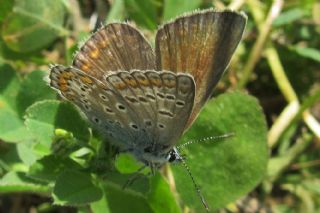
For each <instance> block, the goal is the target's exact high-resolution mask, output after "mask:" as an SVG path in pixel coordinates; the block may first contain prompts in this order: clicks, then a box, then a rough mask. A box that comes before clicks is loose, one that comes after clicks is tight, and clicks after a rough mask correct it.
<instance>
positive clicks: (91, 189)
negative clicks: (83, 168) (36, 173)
mask: <svg viewBox="0 0 320 213" xmlns="http://www.w3.org/2000/svg"><path fill="white" fill-rule="evenodd" d="M53 198H54V203H55V204H58V205H83V204H88V203H90V202H94V201H97V200H99V199H101V198H102V191H101V189H100V188H99V187H97V186H95V185H94V184H93V180H92V177H91V175H90V174H88V173H83V172H79V171H76V170H66V171H64V172H62V173H61V174H60V175H59V177H58V178H57V181H56V184H55V186H54V189H53Z"/></svg>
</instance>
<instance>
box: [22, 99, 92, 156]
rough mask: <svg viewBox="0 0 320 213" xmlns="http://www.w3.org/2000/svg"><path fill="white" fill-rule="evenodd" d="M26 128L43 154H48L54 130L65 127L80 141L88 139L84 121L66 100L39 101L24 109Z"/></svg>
mask: <svg viewBox="0 0 320 213" xmlns="http://www.w3.org/2000/svg"><path fill="white" fill-rule="evenodd" d="M25 123H26V125H27V127H28V129H29V130H30V132H31V133H32V134H33V136H34V137H35V138H36V142H38V143H39V149H42V151H43V152H44V154H50V146H51V143H52V139H53V137H54V130H55V129H57V128H59V129H65V130H67V131H69V132H72V133H73V135H74V137H76V138H77V139H79V140H81V141H88V139H89V131H88V126H87V123H86V121H85V120H84V119H83V118H82V117H81V116H80V114H79V112H78V111H77V110H76V108H75V107H74V106H73V105H72V104H70V103H68V102H59V101H53V100H47V101H41V102H37V103H35V104H33V105H32V106H30V107H29V108H28V109H27V110H26V121H25Z"/></svg>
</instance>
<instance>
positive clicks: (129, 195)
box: [105, 182, 152, 213]
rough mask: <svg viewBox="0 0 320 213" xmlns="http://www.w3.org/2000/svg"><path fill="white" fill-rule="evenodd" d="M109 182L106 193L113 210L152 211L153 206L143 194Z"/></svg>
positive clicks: (144, 212) (148, 212)
mask: <svg viewBox="0 0 320 213" xmlns="http://www.w3.org/2000/svg"><path fill="white" fill-rule="evenodd" d="M107 183H108V184H106V185H105V193H106V197H107V199H108V203H109V209H110V211H111V212H139V213H150V212H152V209H151V207H150V206H149V204H148V202H147V200H146V199H145V198H144V196H143V195H142V194H140V193H134V192H133V191H129V190H123V189H122V188H121V187H119V185H114V184H110V182H107Z"/></svg>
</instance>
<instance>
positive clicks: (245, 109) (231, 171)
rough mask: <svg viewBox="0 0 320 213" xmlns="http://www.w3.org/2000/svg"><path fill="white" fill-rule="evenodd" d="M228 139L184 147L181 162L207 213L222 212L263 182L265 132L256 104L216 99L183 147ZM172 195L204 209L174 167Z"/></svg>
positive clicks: (239, 98)
mask: <svg viewBox="0 0 320 213" xmlns="http://www.w3.org/2000/svg"><path fill="white" fill-rule="evenodd" d="M226 133H234V134H235V135H234V136H233V137H231V138H226V139H224V140H222V141H216V142H213V141H208V142H206V143H204V142H202V143H195V144H190V145H189V146H188V147H186V148H184V149H183V152H182V153H183V154H186V159H187V160H186V162H187V164H188V165H189V167H190V170H191V172H192V174H193V176H194V178H195V181H196V182H197V184H198V185H199V187H200V190H201V192H202V194H203V196H204V197H205V199H206V200H207V202H208V205H209V207H211V209H217V208H221V207H225V206H226V205H227V204H228V203H230V202H232V201H235V200H236V199H238V198H240V197H241V196H243V195H245V194H246V193H248V192H249V191H250V190H252V189H253V188H254V187H255V186H256V185H257V184H258V183H259V182H260V181H261V179H262V178H263V176H264V174H265V171H266V165H267V159H268V149H267V128H266V122H265V119H264V115H263V112H262V110H261V108H260V106H259V104H258V101H257V100H256V99H254V98H253V97H251V96H248V95H244V94H241V93H238V92H235V93H229V94H224V95H221V96H219V97H218V98H216V99H215V100H213V101H210V102H209V103H208V104H207V106H206V107H205V108H204V110H203V111H202V113H201V115H200V117H199V118H198V119H197V121H196V122H195V124H194V125H193V126H192V128H191V129H190V130H189V131H188V133H187V134H186V136H185V137H184V141H189V140H192V139H201V138H205V137H209V136H219V135H223V134H226ZM172 170H173V172H174V177H175V182H176V186H177V190H178V192H179V194H180V196H181V199H182V200H183V201H184V203H185V204H187V205H188V206H190V207H191V208H194V209H196V210H197V212H200V211H204V210H205V209H204V207H203V206H202V203H201V201H200V198H199V197H198V196H197V193H196V190H195V187H194V185H193V183H192V181H191V178H190V177H189V175H188V173H187V171H186V169H185V168H184V167H183V166H182V165H174V166H173V167H172Z"/></svg>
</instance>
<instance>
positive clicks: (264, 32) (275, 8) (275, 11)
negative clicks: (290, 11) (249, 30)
mask: <svg viewBox="0 0 320 213" xmlns="http://www.w3.org/2000/svg"><path fill="white" fill-rule="evenodd" d="M282 5H283V1H282V0H275V1H274V2H273V4H272V6H271V9H270V11H269V14H268V16H267V18H266V20H265V22H264V23H263V24H262V25H260V28H259V31H260V33H259V37H258V39H257V40H256V42H255V44H254V46H253V49H252V51H251V52H250V55H249V59H248V61H247V63H246V64H245V66H244V68H243V73H242V74H243V76H242V77H241V79H240V81H239V84H238V87H239V88H243V87H244V86H245V85H246V83H247V82H248V81H249V79H250V77H251V75H252V72H253V70H254V67H255V66H256V64H257V62H258V61H259V59H260V57H261V53H262V50H263V47H264V45H265V43H266V41H267V39H268V36H269V33H270V30H271V26H272V22H273V21H274V19H275V18H276V17H277V16H278V15H279V14H280V11H281V9H282Z"/></svg>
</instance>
